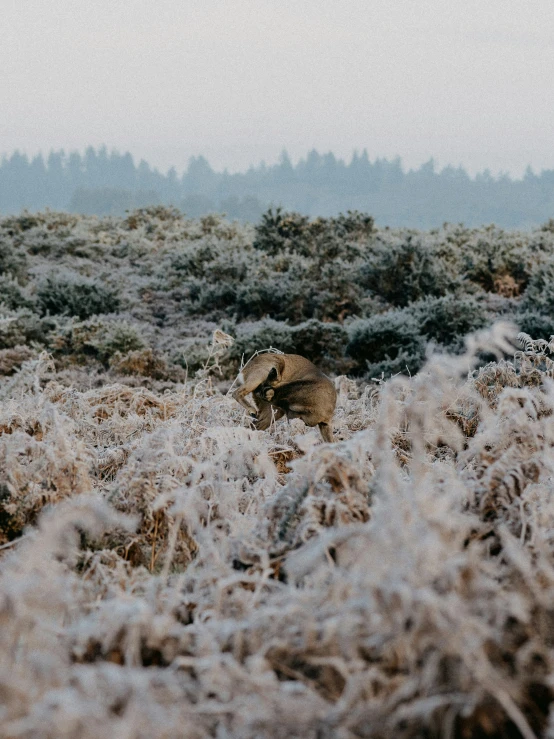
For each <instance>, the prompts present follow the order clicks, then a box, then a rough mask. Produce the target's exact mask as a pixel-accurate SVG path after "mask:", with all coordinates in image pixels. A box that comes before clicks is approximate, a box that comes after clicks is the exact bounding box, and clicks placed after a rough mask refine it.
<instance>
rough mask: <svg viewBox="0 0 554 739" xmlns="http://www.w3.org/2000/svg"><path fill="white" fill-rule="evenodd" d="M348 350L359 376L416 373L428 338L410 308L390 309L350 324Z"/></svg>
mask: <svg viewBox="0 0 554 739" xmlns="http://www.w3.org/2000/svg"><path fill="white" fill-rule="evenodd" d="M348 333H349V341H348V345H347V347H346V354H347V356H348V357H351V358H352V360H353V362H354V366H353V372H354V374H356V375H358V376H364V375H365V376H366V377H368V378H371V377H379V376H381V374H384V375H385V377H389V376H390V375H394V374H397V373H399V372H401V373H405V372H409V373H415V372H417V371H418V370H419V368H420V367H421V365H422V364H423V360H424V358H425V341H424V338H423V337H422V336H421V334H420V332H419V324H418V321H417V320H416V318H415V317H414V316H413V315H412V313H411V312H409V311H407V310H390V311H388V312H387V313H383V314H381V315H377V316H372V317H371V318H368V319H361V320H358V321H353V322H352V323H351V324H350V326H349V327H348Z"/></svg>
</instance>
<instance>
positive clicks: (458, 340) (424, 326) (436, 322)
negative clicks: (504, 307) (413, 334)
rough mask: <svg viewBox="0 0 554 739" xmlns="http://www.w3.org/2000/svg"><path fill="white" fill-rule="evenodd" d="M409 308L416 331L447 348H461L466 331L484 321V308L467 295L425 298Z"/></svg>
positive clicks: (484, 322)
mask: <svg viewBox="0 0 554 739" xmlns="http://www.w3.org/2000/svg"><path fill="white" fill-rule="evenodd" d="M409 310H410V312H411V313H412V315H413V316H414V318H415V319H416V321H417V322H418V325H419V333H421V334H422V335H423V336H424V337H425V338H426V339H427V340H430V341H434V342H436V343H437V344H442V345H443V346H445V347H449V349H450V350H453V349H455V348H457V347H461V346H462V344H463V339H464V337H465V336H466V334H470V333H473V332H475V331H477V330H478V329H480V328H483V327H484V326H485V325H486V324H487V323H488V319H487V313H486V310H485V309H484V307H483V306H482V305H481V304H480V303H479V302H478V301H477V300H475V298H471V297H462V296H458V295H445V296H443V297H441V298H425V299H424V300H421V301H417V302H415V303H414V304H413V305H411V306H410V309H409Z"/></svg>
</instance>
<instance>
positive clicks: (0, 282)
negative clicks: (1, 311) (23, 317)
mask: <svg viewBox="0 0 554 739" xmlns="http://www.w3.org/2000/svg"><path fill="white" fill-rule="evenodd" d="M0 302H1V303H3V304H4V305H5V306H6V307H7V308H9V309H10V310H17V309H18V308H32V307H33V303H32V301H31V300H30V299H29V298H28V297H27V295H26V293H25V290H24V289H23V288H22V287H21V285H20V284H19V282H18V281H17V280H16V279H15V278H14V277H12V276H11V275H9V274H0Z"/></svg>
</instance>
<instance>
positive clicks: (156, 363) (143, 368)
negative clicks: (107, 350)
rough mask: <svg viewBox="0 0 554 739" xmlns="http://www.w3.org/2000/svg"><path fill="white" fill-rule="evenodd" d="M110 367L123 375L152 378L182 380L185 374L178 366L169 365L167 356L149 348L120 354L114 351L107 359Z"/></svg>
mask: <svg viewBox="0 0 554 739" xmlns="http://www.w3.org/2000/svg"><path fill="white" fill-rule="evenodd" d="M109 364H110V367H111V368H112V369H113V370H115V371H116V372H120V373H121V374H123V375H131V376H132V375H139V376H141V377H151V378H152V379H154V380H168V379H172V380H176V381H179V380H183V379H184V377H185V374H184V372H183V371H182V370H180V368H179V367H175V366H173V367H170V366H169V365H168V362H167V358H166V357H164V356H163V355H162V354H159V353H158V352H155V351H153V350H152V349H151V348H147V349H135V350H132V351H128V352H127V353H126V354H122V353H121V352H120V351H117V352H115V354H113V355H112V356H111V357H110V359H109Z"/></svg>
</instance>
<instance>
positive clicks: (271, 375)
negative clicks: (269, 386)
mask: <svg viewBox="0 0 554 739" xmlns="http://www.w3.org/2000/svg"><path fill="white" fill-rule="evenodd" d="M276 379H277V369H276V368H275V367H272V368H271V370H270V371H269V375H268V376H267V380H266V382H273V381H274V380H276Z"/></svg>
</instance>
